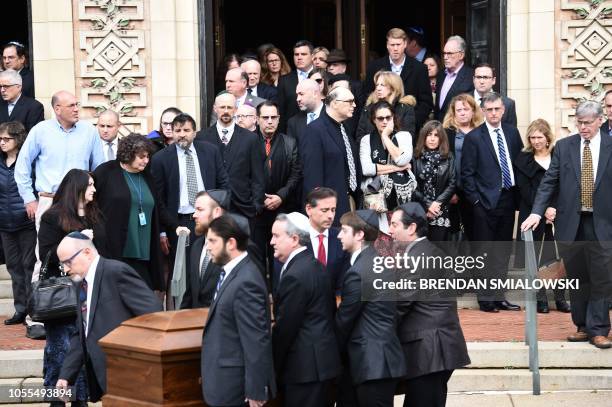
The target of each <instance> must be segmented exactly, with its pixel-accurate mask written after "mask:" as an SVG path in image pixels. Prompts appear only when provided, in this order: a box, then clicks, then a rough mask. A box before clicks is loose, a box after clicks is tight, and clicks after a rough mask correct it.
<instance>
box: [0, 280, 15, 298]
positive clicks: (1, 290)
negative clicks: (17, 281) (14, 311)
mask: <svg viewBox="0 0 612 407" xmlns="http://www.w3.org/2000/svg"><path fill="white" fill-rule="evenodd" d="M12 298H13V285H12V282H11V280H0V299H12Z"/></svg>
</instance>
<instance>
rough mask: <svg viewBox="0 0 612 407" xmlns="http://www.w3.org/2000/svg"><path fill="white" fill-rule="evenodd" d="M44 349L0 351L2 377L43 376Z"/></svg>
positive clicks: (0, 375) (0, 374)
mask: <svg viewBox="0 0 612 407" xmlns="http://www.w3.org/2000/svg"><path fill="white" fill-rule="evenodd" d="M42 371H43V350H42V349H36V350H3V351H0V379H23V378H29V377H42Z"/></svg>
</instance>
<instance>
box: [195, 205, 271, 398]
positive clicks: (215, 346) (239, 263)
mask: <svg viewBox="0 0 612 407" xmlns="http://www.w3.org/2000/svg"><path fill="white" fill-rule="evenodd" d="M248 230H249V229H248V222H247V221H246V219H244V218H242V219H241V221H239V220H237V219H235V218H234V217H232V216H230V215H223V216H221V217H219V218H217V219H215V220H213V221H212V222H211V223H210V226H209V228H208V233H207V235H206V244H207V246H208V250H209V252H210V255H211V258H212V261H213V262H214V263H216V264H217V265H219V266H220V267H222V271H221V273H220V274H219V280H218V282H217V285H216V289H215V294H214V295H213V303H212V305H211V306H210V309H209V311H208V318H207V320H206V325H205V326H204V334H203V336H202V379H203V380H202V393H203V395H204V400H205V401H206V403H207V405H209V406H211V407H212V406H243V405H244V404H245V400H246V401H247V402H248V405H249V406H250V407H255V406H257V407H260V406H263V405H264V403H265V402H266V401H268V400H271V399H273V398H274V396H275V394H276V382H275V378H274V363H273V359H272V340H271V337H270V312H269V307H268V291H267V289H266V283H265V281H264V279H263V277H262V275H261V273H260V272H259V270H258V269H257V266H256V265H255V263H253V261H252V260H251V259H250V258H249V256H248V253H247V252H246V248H247V242H248Z"/></svg>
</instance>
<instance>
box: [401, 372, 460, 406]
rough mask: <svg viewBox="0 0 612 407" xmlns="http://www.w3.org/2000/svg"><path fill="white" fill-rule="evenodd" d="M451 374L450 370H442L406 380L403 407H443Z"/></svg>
mask: <svg viewBox="0 0 612 407" xmlns="http://www.w3.org/2000/svg"><path fill="white" fill-rule="evenodd" d="M452 374H453V371H452V370H443V371H441V372H436V373H430V374H428V375H425V376H419V377H415V378H413V379H408V380H406V381H405V384H406V387H405V388H406V397H405V398H404V407H445V406H446V394H447V392H448V386H447V384H448V379H450V377H451V375H452Z"/></svg>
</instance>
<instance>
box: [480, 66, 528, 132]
mask: <svg viewBox="0 0 612 407" xmlns="http://www.w3.org/2000/svg"><path fill="white" fill-rule="evenodd" d="M495 81H496V78H495V68H493V66H491V65H489V64H487V63H486V62H482V63H480V64H478V65H476V66H475V67H474V95H473V96H474V100H476V104H478V106H480V105H481V99H482V98H483V97H484V96H485V95H486V94H487V93H489V92H493V85H495ZM501 98H502V102H503V103H504V115H503V116H502V119H501V121H502V123H503V124H509V125H510V126H514V127H516V123H517V120H516V106H515V103H514V99H510V98H509V97H506V96H502V97H501Z"/></svg>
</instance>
